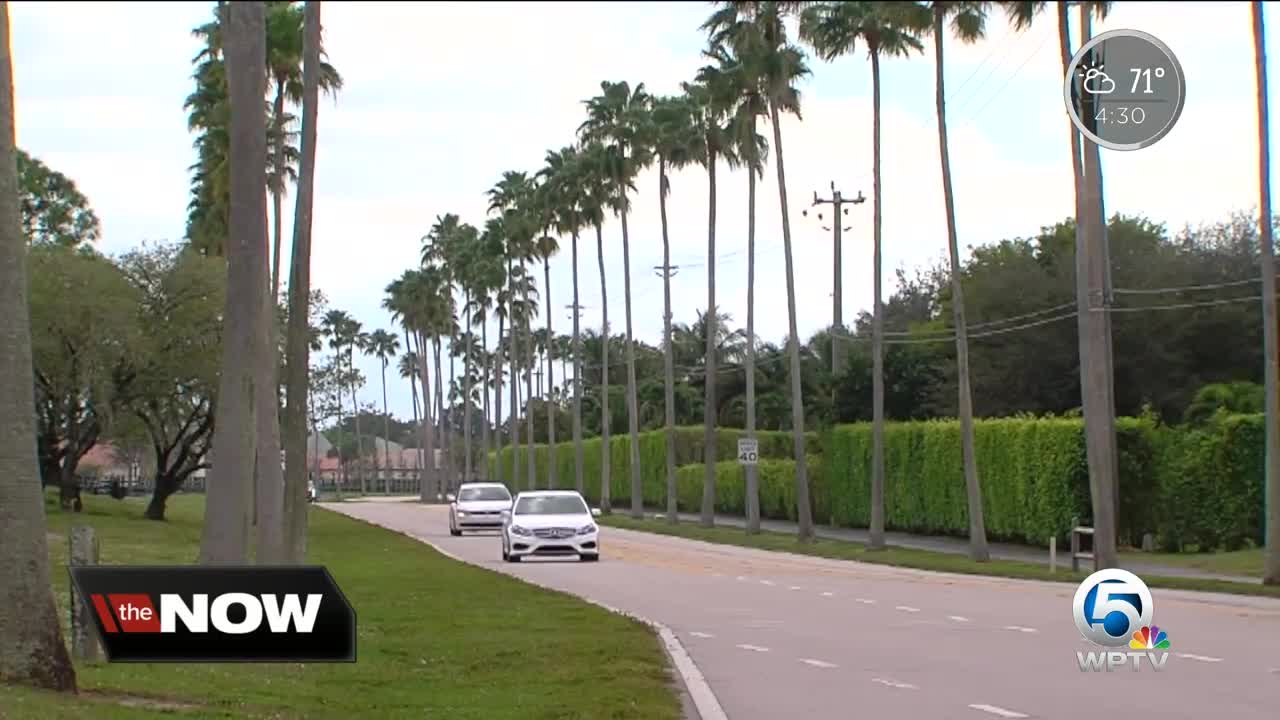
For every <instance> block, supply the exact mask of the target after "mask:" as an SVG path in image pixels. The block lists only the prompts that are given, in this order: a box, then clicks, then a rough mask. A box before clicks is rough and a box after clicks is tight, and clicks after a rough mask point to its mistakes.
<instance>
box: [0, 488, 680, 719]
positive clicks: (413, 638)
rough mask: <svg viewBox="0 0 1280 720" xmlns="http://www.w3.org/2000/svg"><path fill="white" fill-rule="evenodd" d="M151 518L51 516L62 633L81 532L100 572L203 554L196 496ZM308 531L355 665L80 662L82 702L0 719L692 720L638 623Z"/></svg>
mask: <svg viewBox="0 0 1280 720" xmlns="http://www.w3.org/2000/svg"><path fill="white" fill-rule="evenodd" d="M142 509H143V502H142V501H141V500H135V499H129V500H124V501H117V500H113V499H110V498H108V497H105V496H104V497H92V496H89V497H86V498H85V508H84V512H82V513H80V514H79V515H75V514H68V513H63V512H60V511H59V510H57V509H52V506H51V509H49V510H47V513H48V516H49V529H50V532H49V536H48V537H49V542H50V546H51V547H50V554H51V558H52V561H53V581H54V591H55V597H56V598H57V601H58V605H59V614H60V616H61V617H62V618H63V622H64V628H65V623H66V618H67V609H68V607H69V595H68V593H69V590H68V585H69V579H68V576H67V572H66V569H65V558H66V556H67V546H66V536H67V530H68V528H69V525H70V524H71V523H72V522H76V523H86V524H90V525H92V526H93V527H94V528H95V529H96V530H97V534H98V537H99V539H100V543H101V553H102V555H101V561H102V562H103V563H104V564H107V563H110V564H130V565H136V564H185V563H190V562H192V561H194V559H195V558H196V557H197V554H198V548H199V539H200V525H201V517H202V513H203V505H202V498H201V497H200V496H193V495H185V496H177V497H175V498H173V499H171V500H170V503H169V513H168V515H169V520H168V521H167V522H163V523H161V522H153V521H148V520H144V519H142V518H141V514H142ZM310 522H311V525H310V556H309V557H308V562H311V563H317V564H323V565H325V566H327V567H328V568H329V571H330V572H331V573H332V574H333V576H334V578H335V579H336V580H337V582H338V585H339V587H341V588H342V590H343V592H344V593H345V594H346V596H347V597H348V599H349V600H350V601H351V603H352V604H353V605H354V606H355V608H356V612H357V617H358V631H359V641H358V653H359V661H358V662H357V663H355V664H346V663H342V664H307V665H302V664H285V665H270V664H264V665H253V664H243V665H242V664H230V665H229V664H217V665H213V664H211V665H187V664H110V663H98V664H92V665H84V666H80V667H78V668H77V674H78V681H79V685H80V689H81V694H80V696H78V697H67V696H62V695H56V694H52V693H45V692H39V691H32V690H26V689H18V688H14V687H10V686H0V717H3V718H33V719H34V718H40V719H42V720H43V719H45V718H73V717H82V716H86V712H85V711H89V716H92V717H96V718H130V719H132V718H147V717H170V718H171V717H183V718H247V717H256V718H268V717H269V718H299V719H301V718H306V719H307V720H311V719H313V718H354V717H369V718H378V719H379V720H382V719H383V718H424V717H425V718H447V719H448V720H466V719H468V718H477V719H479V718H485V719H489V718H521V720H552V719H555V720H579V719H580V720H603V719H612V720H623V719H626V718H635V719H637V720H651V719H652V720H660V719H663V718H672V719H674V718H678V717H680V701H679V697H678V694H677V692H676V690H675V685H674V682H673V679H672V675H671V672H670V671H669V670H668V667H667V659H666V657H665V655H664V652H663V650H662V648H661V646H660V644H659V641H658V639H657V638H656V636H655V635H654V633H653V632H652V631H651V630H650V629H649V628H648V627H646V626H644V625H642V624H641V623H639V622H637V621H634V620H630V619H626V618H623V617H620V616H617V615H614V614H612V613H609V612H607V611H605V610H603V609H600V608H597V607H595V606H593V605H589V604H587V603H585V602H582V601H580V600H578V599H576V598H573V597H571V596H569V595H566V594H563V593H558V592H553V591H550V590H544V589H542V588H538V587H534V586H531V585H527V584H524V583H522V582H520V581H518V580H515V579H513V578H510V577H508V576H506V575H502V574H499V573H495V572H491V571H488V570H484V569H480V568H476V567H474V566H470V565H465V564H462V563H458V562H455V561H452V560H449V559H447V558H445V557H444V556H442V555H440V554H439V553H437V552H436V551H434V550H433V549H431V548H430V547H428V546H426V545H424V544H422V543H419V542H417V541H415V540H412V539H410V538H408V537H405V536H403V535H400V534H397V533H392V532H390V531H387V530H383V529H381V528H377V527H374V526H372V525H368V524H366V523H363V522H360V521H357V520H353V519H350V518H347V517H345V516H342V515H339V514H337V513H333V512H330V511H326V510H320V509H313V510H312V512H311V513H310ZM161 703H167V705H162V704H161Z"/></svg>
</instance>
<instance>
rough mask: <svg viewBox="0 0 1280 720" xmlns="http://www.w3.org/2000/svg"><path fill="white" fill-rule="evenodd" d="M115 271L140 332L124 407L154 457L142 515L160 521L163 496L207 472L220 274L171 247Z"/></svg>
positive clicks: (130, 259) (221, 301)
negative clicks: (125, 284) (129, 290)
mask: <svg viewBox="0 0 1280 720" xmlns="http://www.w3.org/2000/svg"><path fill="white" fill-rule="evenodd" d="M120 265H121V266H122V268H123V271H124V274H125V276H126V277H127V278H128V280H129V282H130V284H131V285H132V286H133V287H134V288H135V289H136V291H137V293H138V295H139V304H138V306H137V307H136V310H135V311H136V312H137V315H138V327H139V330H140V332H139V338H138V344H137V346H136V348H135V349H134V350H133V352H131V353H130V354H129V358H128V360H127V362H128V365H127V370H126V372H127V373H128V374H129V375H130V376H131V377H132V381H131V382H130V383H129V385H128V387H127V388H126V389H125V394H124V397H125V400H124V403H123V404H124V406H125V407H126V408H127V411H128V413H129V414H131V415H133V417H134V418H136V420H137V424H138V425H140V426H141V432H140V433H139V434H140V435H141V436H142V438H143V439H144V443H143V444H144V446H146V447H148V449H150V450H151V451H152V453H153V455H154V465H155V478H154V483H153V485H152V495H151V502H150V503H149V504H148V505H147V509H146V512H145V516H146V517H147V518H149V519H151V520H164V517H165V503H166V501H167V500H168V499H169V496H171V495H173V493H175V492H177V491H178V489H179V488H181V487H182V484H183V483H184V482H185V481H186V480H187V478H189V477H190V476H191V475H192V474H193V473H195V472H197V471H199V470H207V469H208V468H209V463H208V453H209V449H210V441H211V440H212V437H213V422H214V415H215V407H216V395H215V391H216V389H217V375H218V366H217V361H218V357H219V354H220V350H221V347H222V340H221V335H222V324H221V317H220V315H221V313H222V308H223V307H224V306H225V303H226V291H225V286H226V281H227V273H226V269H225V267H224V264H223V263H222V262H221V261H220V260H217V259H214V258H207V257H204V256H202V255H200V254H199V253H196V252H194V251H192V250H190V249H189V248H183V247H178V246H156V247H145V246H144V247H143V248H142V249H140V250H136V251H132V252H129V253H126V254H125V255H124V256H123V257H122V258H121V259H120Z"/></svg>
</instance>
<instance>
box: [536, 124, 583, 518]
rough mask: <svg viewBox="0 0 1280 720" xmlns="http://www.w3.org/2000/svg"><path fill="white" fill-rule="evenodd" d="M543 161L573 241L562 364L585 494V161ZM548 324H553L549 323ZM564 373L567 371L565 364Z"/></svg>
mask: <svg viewBox="0 0 1280 720" xmlns="http://www.w3.org/2000/svg"><path fill="white" fill-rule="evenodd" d="M544 162H545V163H546V166H545V167H544V168H543V169H542V170H540V171H539V175H540V176H541V177H542V178H543V181H544V183H545V184H547V185H548V186H549V187H550V188H551V190H550V191H549V192H550V194H551V196H552V197H553V198H554V208H555V223H556V230H558V231H559V232H561V233H568V234H569V236H570V237H571V238H572V255H573V335H572V339H571V341H570V346H569V348H568V352H563V353H562V354H561V355H560V357H561V362H562V363H563V360H564V358H565V357H569V356H572V358H573V463H574V464H573V466H574V487H575V488H577V490H578V492H580V493H581V492H584V491H585V489H586V486H585V479H584V477H583V468H582V463H583V455H582V381H581V378H582V368H581V364H580V363H581V361H580V358H581V357H582V345H581V334H580V328H579V317H578V316H579V309H578V308H579V303H578V233H579V232H581V230H582V228H583V226H584V225H585V224H586V218H585V216H584V214H583V203H584V202H585V196H584V190H585V188H584V186H583V184H582V181H583V175H582V162H581V159H580V155H579V153H578V151H577V150H576V149H574V148H572V147H566V148H562V149H560V150H558V151H554V150H548V151H547V153H546V156H545V159H544ZM547 317H548V318H550V311H548V315H547ZM548 322H550V321H549V320H548ZM561 370H562V371H563V370H564V368H563V365H562V367H561ZM561 375H563V376H564V378H565V382H566V383H567V382H568V380H569V378H568V375H567V374H566V373H564V372H561Z"/></svg>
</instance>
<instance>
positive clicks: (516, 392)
mask: <svg viewBox="0 0 1280 720" xmlns="http://www.w3.org/2000/svg"><path fill="white" fill-rule="evenodd" d="M514 269H515V265H514V262H513V260H512V259H511V258H507V313H508V314H509V315H510V319H511V327H510V329H508V330H507V362H508V364H510V366H511V383H510V388H509V392H510V393H511V412H510V414H509V415H508V417H507V437H508V438H509V440H510V442H511V487H512V488H515V487H518V486H519V484H520V425H519V423H518V422H517V420H518V418H519V408H520V368H519V363H518V362H516V326H517V325H518V321H519V319H520V317H519V314H518V313H517V312H515V310H516V307H515V305H516V284H515V276H514V274H513V273H514Z"/></svg>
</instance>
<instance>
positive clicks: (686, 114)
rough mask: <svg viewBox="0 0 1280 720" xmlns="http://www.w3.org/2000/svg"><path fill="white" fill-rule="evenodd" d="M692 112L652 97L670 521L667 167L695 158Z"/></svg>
mask: <svg viewBox="0 0 1280 720" xmlns="http://www.w3.org/2000/svg"><path fill="white" fill-rule="evenodd" d="M694 112H695V107H694V106H693V103H692V102H691V101H690V100H689V98H687V97H658V98H654V100H653V112H652V126H651V128H650V132H649V139H650V142H651V143H652V150H653V154H654V155H655V156H656V157H657V159H658V212H659V213H660V215H661V219H662V266H663V268H664V272H663V274H662V295H663V315H662V338H663V339H662V345H663V352H662V356H663V390H664V393H663V395H664V405H665V411H664V415H663V418H664V424H665V427H666V432H665V434H666V441H667V462H666V471H667V522H669V523H671V524H673V525H674V524H676V523H678V522H679V520H680V508H679V488H678V487H677V485H676V400H675V384H676V379H675V364H674V355H675V352H674V350H673V348H672V343H671V239H670V236H669V234H668V231H667V195H668V194H670V192H671V180H670V178H669V177H668V176H667V171H668V170H679V169H680V168H683V167H686V166H688V165H691V164H692V163H694V162H696V161H697V157H698V146H699V144H700V142H701V140H702V138H700V137H699V134H698V128H697V127H696V126H695V125H694V122H693V116H694ZM713 213H714V210H713ZM711 264H714V258H712V263H711ZM708 272H710V270H708Z"/></svg>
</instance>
